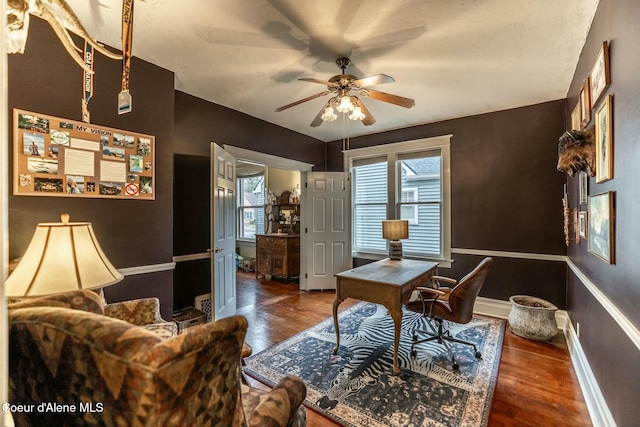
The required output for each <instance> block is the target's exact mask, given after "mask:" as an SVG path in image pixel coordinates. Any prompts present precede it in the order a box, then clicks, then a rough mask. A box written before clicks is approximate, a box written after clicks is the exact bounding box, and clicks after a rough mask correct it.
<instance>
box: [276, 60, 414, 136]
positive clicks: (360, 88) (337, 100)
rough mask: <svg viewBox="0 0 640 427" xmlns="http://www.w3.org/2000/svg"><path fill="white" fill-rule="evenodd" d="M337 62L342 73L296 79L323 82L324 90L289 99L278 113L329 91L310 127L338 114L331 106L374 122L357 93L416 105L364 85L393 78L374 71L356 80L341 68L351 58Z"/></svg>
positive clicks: (382, 99)
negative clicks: (326, 78) (316, 77)
mask: <svg viewBox="0 0 640 427" xmlns="http://www.w3.org/2000/svg"><path fill="white" fill-rule="evenodd" d="M336 64H338V66H339V67H340V68H341V69H342V74H338V75H337V76H333V77H331V78H330V79H329V80H328V81H326V80H319V79H314V78H302V79H298V80H302V81H305V82H311V83H319V84H322V85H326V86H327V90H325V91H323V92H320V93H316V94H315V95H311V96H308V97H306V98H304V99H300V100H298V101H295V102H292V103H291V104H287V105H283V106H282V107H280V108H278V109H276V111H277V112H280V111H283V110H286V109H287V108H291V107H295V106H296V105H299V104H302V103H303V102H307V101H311V100H312V99H316V98H320V97H321V96H325V95H328V94H333V95H334V96H332V97H331V98H330V99H329V100H328V101H327V102H326V103H325V105H324V106H323V107H322V109H321V110H320V112H319V113H318V115H317V116H316V117H315V119H313V121H312V122H311V127H317V126H320V125H321V124H322V122H326V121H329V122H332V121H334V120H335V119H337V118H338V116H337V115H336V113H334V111H333V109H334V108H335V109H336V110H337V111H338V112H340V113H345V114H346V113H349V118H350V119H351V120H360V121H362V123H363V124H364V125H365V126H370V125H372V124H374V123H375V122H376V119H375V118H374V117H373V115H372V114H371V112H370V111H369V110H368V109H367V107H366V106H365V105H364V104H363V103H362V101H361V100H360V98H358V95H360V96H368V97H369V98H373V99H377V100H378V101H383V102H388V103H390V104H394V105H399V106H400V107H405V108H411V107H413V106H414V105H415V101H414V100H413V99H410V98H404V97H402V96H398V95H392V94H390V93H385V92H380V91H377V90H373V89H368V88H367V87H366V86H373V85H378V84H383V83H393V82H394V81H395V80H394V79H393V77H391V76H388V75H386V74H375V75H373V76H369V77H365V78H363V79H359V78H358V77H356V76H354V75H351V74H345V72H344V70H345V69H346V68H347V67H348V66H349V65H350V64H351V60H350V59H349V58H338V59H337V60H336Z"/></svg>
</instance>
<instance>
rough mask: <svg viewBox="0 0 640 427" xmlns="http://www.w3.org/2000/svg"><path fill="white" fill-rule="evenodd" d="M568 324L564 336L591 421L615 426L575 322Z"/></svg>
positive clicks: (596, 425) (603, 426)
mask: <svg viewBox="0 0 640 427" xmlns="http://www.w3.org/2000/svg"><path fill="white" fill-rule="evenodd" d="M567 325H568V326H567V328H565V329H564V336H565V338H566V340H567V346H568V347H569V354H570V355H571V363H572V364H573V368H574V369H575V370H576V376H577V377H578V382H579V383H580V389H582V395H583V396H584V400H585V403H586V405H587V410H588V411H589V415H590V416H591V422H592V423H593V425H594V426H595V427H600V426H602V427H615V426H616V422H615V420H614V419H613V415H611V411H609V406H608V405H607V402H606V401H605V400H604V396H603V395H602V392H601V391H600V387H599V386H598V381H597V380H596V377H595V375H593V371H592V370H591V366H590V365H589V361H588V360H587V356H586V355H585V354H584V351H583V350H582V345H580V340H579V339H578V335H577V334H576V332H575V330H574V329H573V324H572V323H571V322H568V324H567Z"/></svg>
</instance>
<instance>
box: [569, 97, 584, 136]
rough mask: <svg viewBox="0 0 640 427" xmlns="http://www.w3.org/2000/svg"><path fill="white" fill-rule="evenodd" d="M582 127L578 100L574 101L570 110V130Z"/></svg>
mask: <svg viewBox="0 0 640 427" xmlns="http://www.w3.org/2000/svg"><path fill="white" fill-rule="evenodd" d="M581 129H582V114H581V109H580V101H578V102H577V103H576V106H575V108H574V109H573V111H572V112H571V130H581Z"/></svg>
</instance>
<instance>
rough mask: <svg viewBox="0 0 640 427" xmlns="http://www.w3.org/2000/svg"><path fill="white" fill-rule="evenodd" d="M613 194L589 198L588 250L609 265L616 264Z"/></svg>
mask: <svg viewBox="0 0 640 427" xmlns="http://www.w3.org/2000/svg"><path fill="white" fill-rule="evenodd" d="M613 194H614V193H613V192H612V191H608V192H606V193H601V194H595V195H593V196H589V211H588V217H589V232H588V233H589V236H588V242H589V244H588V250H589V252H591V253H592V254H594V255H595V256H597V257H598V258H600V259H602V260H603V261H606V262H608V263H609V264H614V261H615V260H614V243H615V242H614V236H615V234H614V209H613Z"/></svg>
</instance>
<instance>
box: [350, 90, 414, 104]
mask: <svg viewBox="0 0 640 427" xmlns="http://www.w3.org/2000/svg"><path fill="white" fill-rule="evenodd" d="M361 95H365V96H368V97H369V98H373V99H377V100H378V101H383V102H388V103H390V104H395V105H399V106H401V107H404V108H411V107H413V106H414V105H416V101H414V100H413V99H411V98H405V97H403V96H398V95H391V94H390V93H385V92H379V91H377V90H373V89H367V93H366V94H364V93H361Z"/></svg>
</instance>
